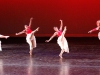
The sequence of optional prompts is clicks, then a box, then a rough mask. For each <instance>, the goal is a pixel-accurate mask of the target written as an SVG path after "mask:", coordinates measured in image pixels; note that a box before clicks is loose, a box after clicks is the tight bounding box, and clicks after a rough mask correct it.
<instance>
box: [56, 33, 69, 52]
mask: <svg viewBox="0 0 100 75" xmlns="http://www.w3.org/2000/svg"><path fill="white" fill-rule="evenodd" d="M57 43H58V45H59V46H60V48H61V49H62V50H64V51H65V52H67V53H69V47H68V42H67V40H66V38H65V37H64V35H63V34H62V35H61V36H59V37H58V40H57Z"/></svg>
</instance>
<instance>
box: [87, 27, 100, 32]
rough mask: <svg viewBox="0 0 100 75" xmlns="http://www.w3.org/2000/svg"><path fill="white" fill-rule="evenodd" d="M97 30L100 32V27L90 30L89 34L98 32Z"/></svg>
mask: <svg viewBox="0 0 100 75" xmlns="http://www.w3.org/2000/svg"><path fill="white" fill-rule="evenodd" d="M97 30H99V27H97V28H94V29H92V30H90V31H89V32H88V33H92V32H94V31H97Z"/></svg>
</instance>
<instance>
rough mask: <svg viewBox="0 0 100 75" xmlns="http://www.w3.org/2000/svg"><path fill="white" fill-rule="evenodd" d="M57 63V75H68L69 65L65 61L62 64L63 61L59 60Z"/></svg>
mask: <svg viewBox="0 0 100 75" xmlns="http://www.w3.org/2000/svg"><path fill="white" fill-rule="evenodd" d="M59 62H60V65H61V66H60V71H59V72H60V73H59V75H70V74H69V69H70V67H69V63H68V62H67V61H66V62H64V59H59Z"/></svg>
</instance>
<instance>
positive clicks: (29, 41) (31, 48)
mask: <svg viewBox="0 0 100 75" xmlns="http://www.w3.org/2000/svg"><path fill="white" fill-rule="evenodd" d="M28 44H29V47H30V51H29V53H30V56H32V51H33V45H32V41H31V40H28Z"/></svg>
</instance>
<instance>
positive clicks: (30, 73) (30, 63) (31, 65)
mask: <svg viewBox="0 0 100 75" xmlns="http://www.w3.org/2000/svg"><path fill="white" fill-rule="evenodd" d="M32 69H33V60H32V57H30V58H29V64H28V75H33V74H32Z"/></svg>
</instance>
